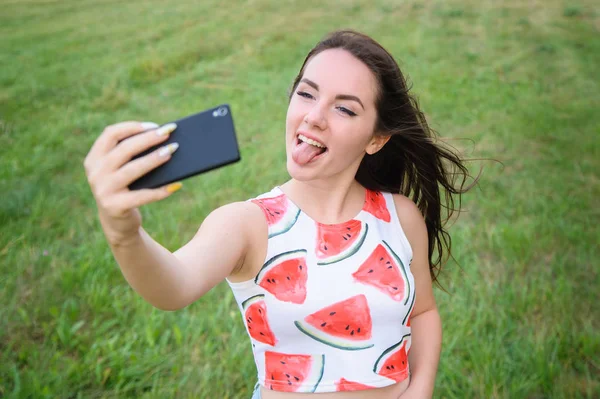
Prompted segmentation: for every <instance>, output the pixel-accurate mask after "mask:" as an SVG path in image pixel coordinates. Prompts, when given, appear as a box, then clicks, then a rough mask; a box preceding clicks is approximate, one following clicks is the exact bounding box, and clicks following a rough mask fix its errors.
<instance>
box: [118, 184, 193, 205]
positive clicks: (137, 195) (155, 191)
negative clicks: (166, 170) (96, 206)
mask: <svg viewBox="0 0 600 399" xmlns="http://www.w3.org/2000/svg"><path fill="white" fill-rule="evenodd" d="M181 187H183V185H182V184H181V183H179V182H177V183H171V184H168V185H166V186H163V187H159V188H152V189H150V188H144V189H141V190H132V191H128V192H126V193H123V194H121V195H119V202H120V203H121V204H122V206H123V207H124V208H126V209H132V208H139V207H140V206H142V205H146V204H149V203H151V202H156V201H160V200H162V199H165V198H167V197H168V196H170V195H171V194H173V193H174V192H175V191H177V190H179V189H180V188H181Z"/></svg>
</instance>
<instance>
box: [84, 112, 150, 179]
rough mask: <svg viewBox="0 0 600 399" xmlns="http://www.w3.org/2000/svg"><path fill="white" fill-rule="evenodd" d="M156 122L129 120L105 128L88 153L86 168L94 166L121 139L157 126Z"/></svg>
mask: <svg viewBox="0 0 600 399" xmlns="http://www.w3.org/2000/svg"><path fill="white" fill-rule="evenodd" d="M157 127H158V125H157V124H156V123H154V122H137V121H127V122H120V123H116V124H114V125H109V126H107V127H105V128H104V130H103V131H102V133H101V134H100V136H98V138H97V139H96V141H95V142H94V144H93V145H92V148H91V149H90V152H89V153H88V155H87V157H86V159H85V162H84V165H85V167H86V169H88V168H90V167H93V165H94V164H95V163H96V161H97V160H98V159H100V158H102V157H103V156H104V155H106V154H107V153H108V152H109V151H110V150H112V149H113V148H114V147H115V146H116V145H117V144H118V143H119V141H121V140H124V139H126V138H127V137H130V136H133V135H135V134H138V133H140V132H143V131H144V130H148V129H154V128H157Z"/></svg>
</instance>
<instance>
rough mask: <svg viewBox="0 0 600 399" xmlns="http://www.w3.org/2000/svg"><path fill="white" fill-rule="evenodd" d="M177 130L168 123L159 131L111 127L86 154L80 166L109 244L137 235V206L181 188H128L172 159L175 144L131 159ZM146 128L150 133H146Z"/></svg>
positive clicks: (135, 125)
mask: <svg viewBox="0 0 600 399" xmlns="http://www.w3.org/2000/svg"><path fill="white" fill-rule="evenodd" d="M176 127H177V126H176V125H175V124H173V123H170V124H168V125H165V126H162V127H160V128H158V125H157V124H155V123H151V122H122V123H117V124H115V125H110V126H107V127H106V128H105V129H104V131H103V132H102V134H101V135H100V136H99V137H98V139H97V140H96V142H95V143H94V145H93V146H92V148H91V149H90V152H89V153H88V154H87V156H86V158H85V161H84V163H83V165H84V167H85V173H86V175H87V179H88V182H89V185H90V188H91V189H92V193H93V195H94V198H95V199H96V204H97V206H98V213H99V216H100V222H101V223H102V228H103V229H104V233H105V235H106V238H107V239H108V241H109V243H110V244H111V245H121V244H123V243H125V242H126V241H127V240H128V239H129V238H130V237H133V236H135V235H136V234H137V233H138V231H139V228H140V226H141V224H142V217H141V214H140V212H139V210H138V209H137V208H138V207H139V206H141V205H144V204H148V203H150V202H155V201H158V200H161V199H163V198H166V197H168V196H169V195H171V193H173V192H175V191H177V190H178V189H179V188H180V187H181V183H173V184H170V185H168V186H164V187H160V188H156V189H141V190H129V188H128V186H129V184H131V183H132V182H133V181H135V180H136V179H138V178H139V177H141V176H143V175H145V174H146V173H148V172H149V171H151V170H152V169H154V168H156V167H158V166H160V165H162V164H164V163H165V162H167V161H168V160H169V159H171V154H173V152H175V150H177V143H171V144H169V145H167V146H163V147H160V148H159V149H158V150H156V151H153V152H152V153H150V154H147V155H145V156H143V157H140V158H137V159H135V160H132V158H133V157H134V156H136V155H137V154H139V153H141V152H143V151H145V150H147V149H148V148H150V147H152V146H154V145H157V144H160V143H162V142H164V141H165V140H166V139H167V138H168V137H169V134H170V133H171V132H172V131H173V130H175V129H176ZM148 129H151V130H149V131H146V130H148ZM144 131H146V132H144ZM140 132H144V133H140Z"/></svg>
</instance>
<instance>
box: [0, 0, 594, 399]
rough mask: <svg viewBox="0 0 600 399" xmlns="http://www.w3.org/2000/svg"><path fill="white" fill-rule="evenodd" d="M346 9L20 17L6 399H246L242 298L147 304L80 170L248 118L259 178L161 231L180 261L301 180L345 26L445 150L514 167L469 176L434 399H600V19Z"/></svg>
mask: <svg viewBox="0 0 600 399" xmlns="http://www.w3.org/2000/svg"><path fill="white" fill-rule="evenodd" d="M328 4H329V5H327V6H325V5H323V2H318V1H303V2H300V1H295V2H278V1H272V2H268V1H261V0H258V1H253V2H217V1H202V2H177V1H172V2H164V1H156V0H154V1H143V2H142V1H136V2H118V1H108V0H105V1H100V0H97V1H90V0H81V1H60V2H58V1H16V0H13V1H3V2H2V8H3V12H2V13H1V15H0V35H1V37H2V38H3V40H2V41H0V64H1V65H2V68H1V69H0V88H1V89H0V90H1V91H0V165H1V168H0V192H1V193H2V196H1V197H2V199H1V200H0V272H1V278H0V284H1V285H0V303H2V306H1V307H0V396H4V397H7V398H28V397H30V398H57V397H60V398H113V397H136V398H163V397H182V398H192V397H202V398H248V397H250V391H251V387H252V386H253V384H254V380H255V370H254V364H253V360H252V358H251V353H250V344H249V342H248V339H247V337H246V335H245V330H244V327H243V324H242V320H241V317H240V315H239V312H238V310H237V308H236V305H235V302H234V300H233V297H232V295H231V293H230V292H229V289H228V287H227V286H226V285H225V284H221V285H219V286H218V287H217V288H215V289H214V290H212V291H211V292H210V293H209V294H207V295H206V296H205V297H204V298H202V299H201V300H199V301H198V302H197V303H195V304H193V305H191V306H189V307H188V308H187V309H185V310H182V311H179V312H175V313H168V312H161V311H158V310H155V309H153V308H152V307H151V306H150V305H148V304H146V303H145V302H143V301H142V300H141V299H140V298H139V297H138V296H136V295H135V294H134V293H133V292H132V290H131V289H130V288H129V287H128V286H127V285H126V283H125V281H124V279H123V278H122V276H121V274H120V272H119V270H118V267H117V266H116V264H115V262H114V261H113V259H112V258H111V255H110V253H109V251H108V247H107V245H106V243H105V241H104V239H103V235H102V233H101V230H100V226H99V223H98V221H97V219H96V213H95V208H94V202H93V199H92V197H91V194H90V192H89V189H88V187H87V185H86V179H85V176H84V173H83V167H82V160H83V158H84V156H85V154H86V153H87V151H88V149H89V148H90V146H91V144H92V142H93V141H94V139H95V138H96V137H97V135H98V134H99V133H100V131H101V130H102V128H103V127H104V126H105V125H107V124H110V123H114V122H117V121H121V120H127V119H137V120H152V121H155V122H159V123H161V122H166V121H169V120H172V119H176V118H178V117H181V116H184V115H187V114H190V113H193V112H196V111H199V110H201V109H204V108H207V107H209V106H213V105H216V104H219V103H223V102H228V103H230V104H231V106H232V108H233V112H234V115H235V122H236V127H237V130H238V136H239V141H240V145H241V149H242V156H243V162H241V163H238V164H236V165H234V166H231V167H228V168H224V169H222V170H218V171H214V172H211V173H209V174H206V175H204V176H202V177H198V178H195V179H191V180H189V181H187V182H186V184H185V188H184V189H183V190H182V191H181V192H179V193H177V194H176V195H174V196H173V197H171V198H169V199H168V200H165V201H163V202H161V203H159V204H153V205H151V206H148V207H146V208H144V209H143V214H144V225H145V227H146V229H147V230H148V231H149V232H151V234H152V235H153V236H154V237H155V238H157V239H158V240H159V241H160V242H161V243H163V244H164V245H166V246H167V247H168V248H171V249H176V248H178V247H179V246H180V245H182V244H184V243H185V242H186V241H187V240H188V239H190V238H191V236H192V235H193V234H194V232H195V230H196V228H197V227H198V226H199V225H200V223H201V222H202V220H203V217H204V216H206V215H207V214H208V213H209V212H210V211H211V210H212V209H214V208H215V207H217V206H219V205H221V204H224V203H227V202H231V201H236V200H243V199H247V198H249V197H252V196H254V195H257V194H259V193H262V192H265V191H267V190H269V189H270V188H271V187H272V186H273V185H275V184H277V183H280V182H282V181H284V180H285V179H286V177H287V175H286V171H285V164H284V159H285V153H284V144H283V140H282V135H283V127H284V119H285V111H286V101H285V98H286V92H287V90H288V88H289V86H290V83H291V81H292V79H293V77H294V76H295V73H296V72H297V70H298V68H299V66H300V64H301V62H302V60H303V57H304V55H305V54H306V52H307V51H308V50H309V49H310V48H311V46H312V45H313V44H314V43H316V41H317V40H318V39H319V38H320V37H322V35H324V34H325V33H326V32H328V31H330V30H333V29H336V28H341V27H351V28H354V29H358V30H361V31H364V32H366V33H368V34H371V35H372V36H373V37H375V38H376V39H378V40H379V41H380V42H381V43H382V44H384V45H385V46H386V47H387V48H388V49H389V50H390V51H391V52H392V53H393V54H394V55H395V56H396V57H397V58H398V59H399V60H400V62H401V67H402V68H403V70H404V71H405V73H406V74H407V75H408V76H409V77H410V80H411V81H412V82H413V83H414V91H415V93H417V95H418V97H419V99H420V102H421V104H422V106H423V108H424V110H425V112H426V113H427V115H428V117H429V120H430V122H431V124H432V125H433V127H434V128H436V129H437V130H438V131H439V132H440V133H441V134H442V135H443V136H444V137H449V138H454V139H468V140H462V141H458V140H457V141H453V143H456V145H458V146H459V147H461V148H463V149H464V150H465V151H466V152H467V155H469V156H472V157H478V158H482V157H483V158H485V157H487V158H495V159H498V160H500V161H501V162H502V163H503V164H504V167H502V166H500V165H499V164H497V163H492V162H483V163H481V162H479V163H473V164H472V167H473V170H477V168H478V167H479V166H480V165H483V167H484V173H483V176H482V178H481V182H480V184H479V186H478V188H477V189H475V190H474V191H472V192H471V193H470V194H469V195H467V196H466V197H465V212H464V213H463V214H462V215H461V218H460V219H459V220H458V222H457V223H455V224H454V225H453V227H452V228H451V232H452V234H453V239H454V245H455V247H454V253H455V256H456V257H457V259H458V260H459V261H460V267H459V266H457V265H455V264H449V265H448V266H447V268H446V272H445V273H444V274H443V277H442V283H443V284H444V285H445V286H446V287H447V289H448V291H449V293H444V292H442V291H440V290H438V291H437V293H436V295H437V298H438V304H439V308H440V312H441V315H442V318H443V320H444V347H443V353H442V358H441V363H440V368H439V373H438V379H437V386H436V397H445V398H474V397H477V398H595V397H600V356H599V354H600V333H599V331H600V307H599V305H598V291H599V288H600V277H599V272H598V255H599V253H598V242H599V241H600V233H599V230H598V226H597V225H598V222H599V221H600V219H599V216H600V215H599V212H598V209H599V207H598V205H599V202H598V196H599V195H600V184H599V176H598V170H600V162H599V160H600V151H599V147H600V144H599V143H600V141H599V140H598V137H599V135H600V128H599V126H600V113H599V112H598V110H599V109H600V83H599V80H598V72H597V71H598V65H600V35H599V34H598V29H599V26H600V19H599V18H600V9H599V7H598V5H597V3H596V2H594V1H592V0H586V1H584V0H579V1H558V0H547V1H544V2H543V3H540V2H522V1H517V0H510V1H504V2H492V1H484V2H482V1H469V0H453V1H432V2H422V1H417V0H409V1H406V2H396V1H381V2H377V4H373V3H372V2H370V1H358V0H357V1H349V2H341V1H340V2H330V3H328ZM334 4H335V5H334ZM472 143H474V145H473V144H472Z"/></svg>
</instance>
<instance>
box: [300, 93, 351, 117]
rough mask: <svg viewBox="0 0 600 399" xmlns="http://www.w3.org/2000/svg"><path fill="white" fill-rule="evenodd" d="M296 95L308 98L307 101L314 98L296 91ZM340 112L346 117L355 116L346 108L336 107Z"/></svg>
mask: <svg viewBox="0 0 600 399" xmlns="http://www.w3.org/2000/svg"><path fill="white" fill-rule="evenodd" d="M296 94H298V95H299V96H300V97H304V98H308V99H312V98H314V97H313V96H312V95H311V94H310V93H307V92H305V91H300V90H299V91H297V92H296ZM337 108H338V109H339V110H340V111H342V112H343V113H345V114H346V115H349V116H356V114H355V113H354V112H352V111H350V110H349V109H348V108H345V107H337Z"/></svg>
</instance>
